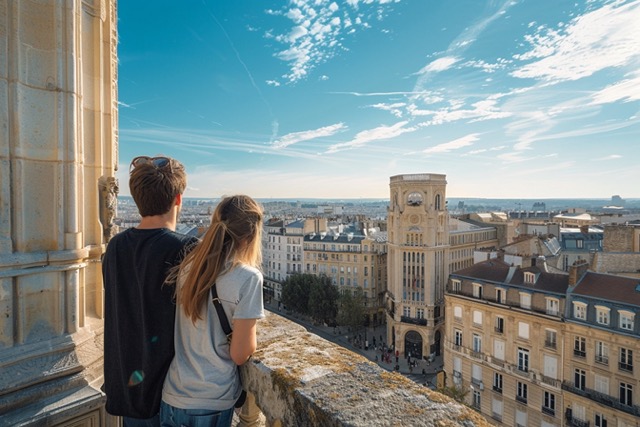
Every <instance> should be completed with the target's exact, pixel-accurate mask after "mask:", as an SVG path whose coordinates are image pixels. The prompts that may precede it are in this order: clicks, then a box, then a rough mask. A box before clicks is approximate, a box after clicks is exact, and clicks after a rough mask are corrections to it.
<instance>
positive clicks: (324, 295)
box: [309, 275, 340, 325]
mask: <svg viewBox="0 0 640 427" xmlns="http://www.w3.org/2000/svg"><path fill="white" fill-rule="evenodd" d="M313 277H314V280H313V281H312V282H311V289H310V291H309V314H310V315H311V317H312V318H313V319H314V320H316V321H319V322H324V323H327V324H329V325H331V324H335V322H336V317H337V315H338V298H339V297H340V291H338V287H337V286H335V285H333V284H332V283H331V279H330V278H329V277H327V276H326V275H321V276H313Z"/></svg>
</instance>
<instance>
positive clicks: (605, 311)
mask: <svg viewBox="0 0 640 427" xmlns="http://www.w3.org/2000/svg"><path fill="white" fill-rule="evenodd" d="M610 311H611V309H610V308H609V307H604V306H602V305H596V322H598V324H600V325H608V324H609V319H610V316H609V312H610Z"/></svg>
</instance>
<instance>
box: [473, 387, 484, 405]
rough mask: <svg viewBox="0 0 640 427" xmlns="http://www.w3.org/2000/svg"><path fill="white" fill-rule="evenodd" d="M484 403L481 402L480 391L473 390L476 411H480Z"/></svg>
mask: <svg viewBox="0 0 640 427" xmlns="http://www.w3.org/2000/svg"><path fill="white" fill-rule="evenodd" d="M481 404H482V401H481V400H480V392H479V391H478V390H473V403H472V405H473V407H474V408H475V409H480V406H481Z"/></svg>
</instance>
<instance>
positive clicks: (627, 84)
mask: <svg viewBox="0 0 640 427" xmlns="http://www.w3.org/2000/svg"><path fill="white" fill-rule="evenodd" d="M591 97H592V98H593V101H592V102H591V103H590V105H597V104H608V103H612V102H616V101H626V102H629V101H638V100H640V76H636V77H634V78H630V79H626V80H621V81H619V82H616V83H614V84H612V85H610V86H607V87H605V88H604V89H602V90H600V91H598V92H595V93H593V94H592V95H591Z"/></svg>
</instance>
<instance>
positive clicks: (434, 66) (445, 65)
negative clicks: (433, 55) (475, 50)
mask: <svg viewBox="0 0 640 427" xmlns="http://www.w3.org/2000/svg"><path fill="white" fill-rule="evenodd" d="M458 61H460V58H456V57H455V56H445V57H444V58H438V59H436V60H435V61H432V62H430V63H429V64H427V65H425V66H424V67H423V68H422V69H421V70H420V71H418V73H417V74H425V73H430V72H440V71H444V70H447V69H449V68H451V67H452V66H453V64H455V63H456V62H458Z"/></svg>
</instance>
